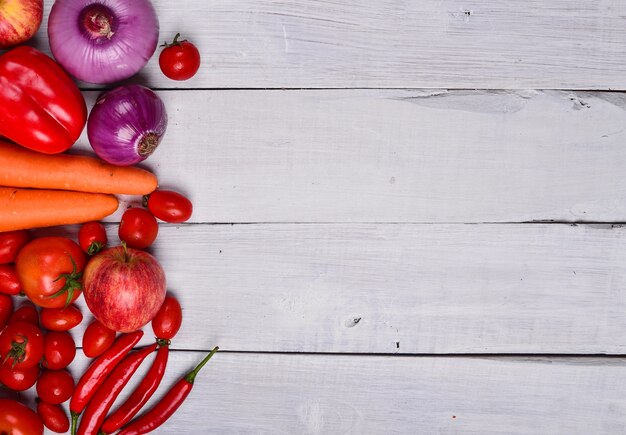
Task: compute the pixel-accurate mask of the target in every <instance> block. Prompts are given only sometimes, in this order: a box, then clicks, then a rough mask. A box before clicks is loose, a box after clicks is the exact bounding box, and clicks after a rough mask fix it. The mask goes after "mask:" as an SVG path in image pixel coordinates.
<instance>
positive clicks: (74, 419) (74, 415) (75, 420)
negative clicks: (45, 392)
mask: <svg viewBox="0 0 626 435" xmlns="http://www.w3.org/2000/svg"><path fill="white" fill-rule="evenodd" d="M70 414H71V415H72V426H71V428H70V433H71V434H72V435H76V429H77V428H76V424H77V423H78V417H79V416H80V412H74V411H71V412H70Z"/></svg>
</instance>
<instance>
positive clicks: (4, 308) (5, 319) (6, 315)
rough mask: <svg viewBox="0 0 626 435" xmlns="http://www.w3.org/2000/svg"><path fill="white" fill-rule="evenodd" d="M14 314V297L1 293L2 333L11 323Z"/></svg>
mask: <svg viewBox="0 0 626 435" xmlns="http://www.w3.org/2000/svg"><path fill="white" fill-rule="evenodd" d="M12 314H13V298H12V297H11V296H9V295H4V294H0V333H1V332H2V330H3V329H4V327H5V326H7V323H9V319H10V318H11V315H12Z"/></svg>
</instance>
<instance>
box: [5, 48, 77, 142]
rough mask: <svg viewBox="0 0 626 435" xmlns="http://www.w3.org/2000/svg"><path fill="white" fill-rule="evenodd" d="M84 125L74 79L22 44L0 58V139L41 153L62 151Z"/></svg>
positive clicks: (48, 59)
mask: <svg viewBox="0 0 626 435" xmlns="http://www.w3.org/2000/svg"><path fill="white" fill-rule="evenodd" d="M86 122H87V105H86V104H85V99H84V98H83V96H82V94H81V93H80V90H79V89H78V86H77V85H76V83H75V82H74V81H73V80H72V78H71V77H70V76H69V75H68V74H67V73H66V72H65V70H64V69H63V68H61V66H59V64H57V63H56V62H55V61H54V60H52V58H50V57H49V56H47V55H45V54H44V53H42V52H41V51H39V50H37V49H35V48H32V47H28V46H26V45H21V46H19V47H17V48H14V49H12V50H10V51H8V52H6V53H4V54H3V55H2V56H0V135H1V136H4V137H6V138H8V139H10V140H12V141H13V142H15V143H17V144H19V145H22V146H23V147H26V148H30V149H32V150H34V151H38V152H41V153H45V154H57V153H61V152H63V151H66V150H67V149H68V148H70V147H71V146H72V145H73V144H74V142H76V140H77V139H78V137H79V136H80V133H81V132H82V131H83V128H84V127H85V123H86Z"/></svg>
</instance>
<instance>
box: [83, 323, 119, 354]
mask: <svg viewBox="0 0 626 435" xmlns="http://www.w3.org/2000/svg"><path fill="white" fill-rule="evenodd" d="M114 341H115V331H113V330H112V329H109V328H107V327H106V326H104V325H103V324H102V323H100V322H99V321H98V320H97V319H94V320H93V321H92V322H91V323H90V324H89V326H87V329H85V333H84V334H83V353H84V354H85V356H87V357H89V358H95V357H97V356H100V355H102V353H104V352H105V351H106V350H107V349H108V348H110V347H111V345H112V344H113V342H114Z"/></svg>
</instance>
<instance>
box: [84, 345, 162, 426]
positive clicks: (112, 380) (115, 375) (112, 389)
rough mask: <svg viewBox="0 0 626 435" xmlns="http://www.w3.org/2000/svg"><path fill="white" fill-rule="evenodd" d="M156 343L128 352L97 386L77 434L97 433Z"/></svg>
mask: <svg viewBox="0 0 626 435" xmlns="http://www.w3.org/2000/svg"><path fill="white" fill-rule="evenodd" d="M156 347H157V344H156V343H154V344H152V345H150V346H147V347H144V348H143V349H140V350H138V351H136V352H133V353H131V354H129V355H128V356H127V357H126V358H124V360H123V361H122V362H121V363H119V365H118V366H117V367H115V370H113V371H112V372H111V374H110V375H109V376H108V377H107V378H106V380H105V381H104V383H103V384H102V385H101V386H100V388H98V391H96V394H94V396H93V397H92V399H91V400H90V401H89V404H88V405H87V408H86V409H85V412H84V413H83V417H82V419H81V420H80V426H79V427H78V434H79V435H87V434H94V433H98V429H99V428H100V425H101V424H102V422H103V421H104V418H105V417H106V415H107V412H109V409H111V406H113V402H115V399H116V398H117V396H118V395H119V394H120V392H121V391H122V389H123V388H124V386H125V385H126V384H127V383H128V381H129V380H130V378H131V376H132V375H133V373H135V371H137V369H138V368H139V365H141V363H142V361H143V360H144V359H146V357H147V356H148V355H150V354H151V353H152V352H154V350H155V349H156Z"/></svg>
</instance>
